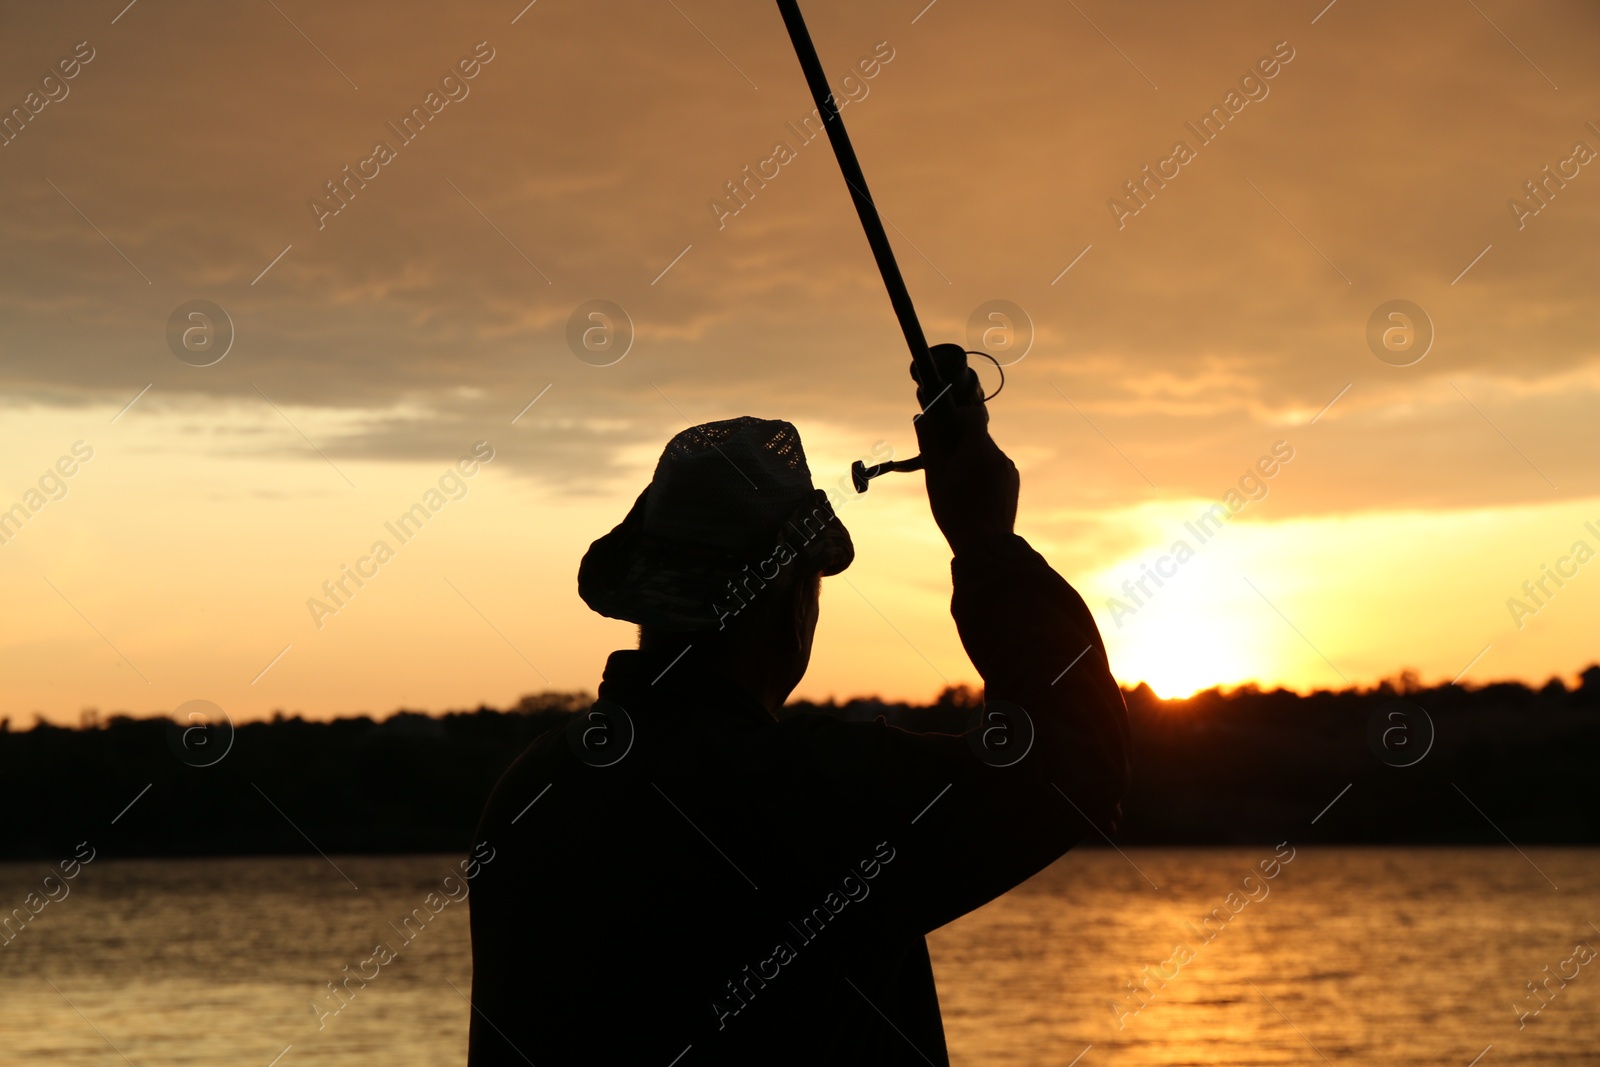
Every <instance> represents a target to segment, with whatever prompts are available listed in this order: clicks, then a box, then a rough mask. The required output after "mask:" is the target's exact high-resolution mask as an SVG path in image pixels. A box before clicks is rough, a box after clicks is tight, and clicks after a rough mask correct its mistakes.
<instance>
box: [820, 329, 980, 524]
mask: <svg viewBox="0 0 1600 1067" xmlns="http://www.w3.org/2000/svg"><path fill="white" fill-rule="evenodd" d="M928 354H929V355H930V356H932V358H933V367H934V370H935V371H936V372H937V378H936V379H935V380H932V381H926V382H925V381H923V380H922V378H921V376H919V375H918V373H917V365H916V363H912V364H911V377H912V379H913V380H914V381H915V382H916V383H917V404H918V405H919V406H920V407H921V408H922V410H921V412H920V413H919V414H918V415H917V416H916V418H914V419H912V420H911V421H912V422H916V421H917V419H920V418H922V417H923V416H924V415H927V414H928V413H929V412H930V411H936V410H937V409H938V408H941V407H946V406H948V407H950V408H956V407H970V406H971V405H974V404H978V405H982V404H985V403H987V402H988V401H990V400H993V399H994V398H995V397H997V396H999V395H1000V390H1001V389H1004V388H1005V387H1006V372H1005V368H1004V367H1003V366H1001V364H1000V361H999V360H997V359H995V358H994V357H993V356H991V355H990V354H989V353H987V352H980V351H974V350H972V349H964V348H962V347H961V346H960V345H952V344H946V345H934V346H933V347H932V348H930V349H929V350H928ZM968 356H981V357H983V358H984V359H986V360H988V361H989V362H990V363H993V364H994V365H995V368H996V369H997V370H999V371H1000V384H999V385H998V386H997V387H996V388H995V391H994V392H992V393H990V394H989V395H988V396H984V395H983V385H982V383H980V382H979V381H978V372H977V371H975V370H973V369H972V367H971V366H970V365H969V364H968V362H967V357H968ZM934 417H935V418H937V417H938V416H937V415H935V416H934ZM922 469H923V463H922V457H921V456H912V457H911V458H910V459H902V460H888V461H886V462H883V463H875V464H873V465H872V466H870V467H869V466H867V465H866V464H865V463H862V462H861V461H860V460H859V459H858V460H856V461H855V462H854V463H852V464H850V482H851V484H852V485H854V486H855V490H856V492H858V493H865V492H866V491H867V487H868V486H869V485H870V484H871V481H872V479H874V478H876V477H878V475H880V474H887V473H889V472H890V471H919V470H922Z"/></svg>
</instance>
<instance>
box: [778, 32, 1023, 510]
mask: <svg viewBox="0 0 1600 1067" xmlns="http://www.w3.org/2000/svg"><path fill="white" fill-rule="evenodd" d="M778 12H779V13H780V14H781V15H782V16H783V24H784V26H785V27H787V28H788V30H789V40H790V41H791V42H792V43H793V44H794V53H795V56H796V58H798V59H799V60H800V69H801V71H802V72H803V73H804V74H805V78H806V85H807V86H808V87H809V88H810V90H811V99H812V100H813V101H815V102H816V105H817V112H818V114H820V115H821V116H822V126H823V129H825V130H827V132H828V143H829V144H831V145H832V146H833V155H834V158H835V159H837V160H838V161H839V171H840V173H841V174H842V175H843V176H844V182H845V184H846V185H848V186H849V187H850V199H851V201H852V202H853V203H854V204H855V206H856V215H857V217H859V218H860V220H861V229H862V230H863V231H865V232H866V235H867V244H868V245H869V246H871V248H872V258H873V259H874V260H876V261H877V264H878V274H879V275H881V276H882V278H883V287H884V288H885V289H887V290H888V292H889V303H890V304H892V305H893V306H894V314H895V318H896V319H898V320H899V321H900V332H901V333H903V334H904V335H905V339H906V347H907V348H909V349H910V350H911V377H912V379H913V380H914V381H915V382H916V383H917V402H918V404H919V405H920V406H921V407H922V415H930V414H932V415H933V421H932V425H933V426H935V427H939V426H944V427H946V430H945V432H947V433H948V432H949V430H948V427H949V426H950V419H949V414H948V413H949V412H951V411H953V410H954V408H955V406H956V405H957V404H962V405H966V404H973V403H977V404H982V403H983V402H984V399H985V397H984V395H983V389H982V387H981V386H980V385H979V383H978V376H977V374H975V373H974V372H973V371H972V369H971V368H970V367H968V366H967V352H966V350H965V349H963V348H962V346H960V345H954V344H941V345H934V346H933V347H932V348H929V347H928V340H927V337H926V336H925V335H924V334H923V332H922V323H921V321H920V320H919V319H918V318H917V309H916V306H915V305H914V304H912V302H911V292H910V290H908V289H907V288H906V282H905V279H904V278H903V277H901V275H900V264H899V263H898V262H896V260H895V258H894V248H893V247H892V246H891V245H890V244H889V235H888V233H886V232H885V231H884V228H883V220H882V219H880V218H879V217H878V208H877V205H876V204H874V203H873V202H872V194H871V193H870V192H869V191H868V189H867V178H866V175H865V174H863V173H862V172H861V163H860V161H859V160H857V159H856V150H855V148H854V147H853V146H852V145H851V144H850V134H849V133H848V132H846V131H845V128H844V117H843V116H842V115H840V114H839V106H838V105H837V104H836V103H835V102H834V96H833V90H832V89H830V88H829V87H828V76H827V74H826V73H824V72H823V69H822V60H821V59H820V58H818V56H817V49H816V46H815V45H813V44H812V43H811V33H810V31H809V30H807V29H806V22H805V18H804V16H802V15H801V14H800V4H799V0H778ZM976 354H977V355H987V354H986V353H982V352H980V353H976ZM991 358H992V357H991ZM996 365H997V366H998V363H997V364H996ZM997 391H998V390H997ZM922 415H919V416H918V417H919V418H921V417H922ZM922 466H923V460H922V457H921V456H913V457H912V458H910V459H904V460H898V461H890V462H885V463H879V464H875V465H874V466H871V467H868V466H867V465H865V464H864V463H862V462H861V461H860V460H857V461H856V462H855V463H853V464H851V467H850V477H851V481H852V482H853V484H854V485H855V489H856V492H858V493H865V492H866V491H867V485H868V482H869V481H870V480H871V479H873V478H876V477H877V476H878V475H880V474H883V473H885V472H887V471H915V470H921V469H922Z"/></svg>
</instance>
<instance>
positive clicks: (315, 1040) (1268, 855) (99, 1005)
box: [0, 846, 1600, 1067]
mask: <svg viewBox="0 0 1600 1067" xmlns="http://www.w3.org/2000/svg"><path fill="white" fill-rule="evenodd" d="M1273 851H1274V850H1273V849H1272V848H1270V847H1264V848H1259V849H1203V850H1202V849H1194V850H1184V849H1130V850H1128V852H1127V854H1126V856H1124V855H1121V854H1119V853H1117V852H1114V851H1111V850H1109V849H1084V850H1080V851H1075V852H1073V853H1071V854H1069V855H1068V856H1067V857H1065V858H1064V859H1062V860H1061V861H1060V862H1059V863H1057V864H1056V865H1054V866H1053V867H1051V868H1050V869H1049V870H1047V871H1045V872H1043V873H1042V874H1040V875H1039V876H1038V877H1036V878H1035V879H1033V880H1032V881H1030V882H1029V883H1028V884H1027V885H1025V886H1022V887H1020V888H1019V889H1017V890H1016V891H1014V892H1013V893H1011V894H1009V895H1008V896H1006V897H1005V898H1003V899H1002V900H999V901H996V902H995V903H993V904H991V905H989V906H988V907H986V908H983V909H981V910H980V911H978V912H976V913H974V914H972V915H969V916H967V917H966V918H964V919H962V920H960V921H959V922H956V923H954V924H952V925H950V926H948V927H945V928H944V929H942V930H940V931H938V932H937V933H935V935H934V936H933V937H932V938H931V939H930V941H931V945H932V950H933V959H934V967H935V970H936V972H937V974H938V979H939V988H940V995H941V1000H942V1003H943V1007H944V1015H945V1027H946V1031H947V1033H948V1035H949V1041H950V1047H951V1054H952V1060H953V1062H954V1063H957V1064H962V1065H972V1067H976V1065H980V1064H981V1065H985V1067H987V1065H1005V1067H1024V1065H1026V1067H1067V1065H1069V1064H1072V1063H1073V1062H1074V1058H1075V1057H1079V1056H1080V1055H1081V1056H1082V1058H1081V1059H1080V1060H1078V1061H1077V1062H1078V1064H1079V1067H1098V1065H1102V1064H1104V1065H1110V1064H1118V1065H1131V1067H1145V1065H1156V1064H1161V1065H1173V1064H1235V1065H1252V1067H1254V1065H1267V1064H1273V1065H1277V1064H1283V1065H1289V1064H1295V1065H1312V1064H1322V1063H1323V1062H1324V1061H1326V1062H1329V1063H1332V1064H1341V1065H1342V1064H1357V1063H1360V1064H1374V1065H1380V1064H1381V1065H1385V1067H1407V1065H1418V1067H1422V1065H1426V1067H1441V1065H1455V1067H1468V1065H1469V1064H1472V1063H1473V1062H1474V1059H1475V1057H1480V1056H1481V1059H1480V1060H1478V1063H1479V1064H1480V1067H1507V1065H1528V1067H1532V1065H1534V1064H1538V1065H1540V1067H1568V1065H1571V1067H1577V1065H1579V1064H1583V1065H1594V1064H1600V960H1596V961H1594V962H1593V963H1589V964H1588V965H1585V966H1580V965H1579V964H1578V963H1577V962H1575V961H1574V962H1567V961H1573V960H1574V949H1575V946H1577V945H1579V944H1580V943H1585V942H1586V943H1588V944H1590V945H1594V946H1600V930H1597V929H1596V927H1595V926H1594V925H1591V924H1600V850H1594V849H1528V850H1526V853H1527V855H1526V857H1524V856H1522V855H1519V854H1518V853H1517V852H1516V851H1515V850H1513V849H1511V848H1509V847H1506V848H1483V849H1398V848H1396V849H1353V848H1330V847H1325V846H1304V847H1298V848H1297V850H1296V851H1295V853H1294V857H1293V859H1292V860H1290V861H1289V862H1288V863H1287V864H1286V865H1281V866H1279V867H1277V868H1276V877H1274V878H1272V879H1271V880H1266V879H1264V878H1263V877H1262V875H1261V870H1260V864H1261V863H1262V862H1263V861H1271V860H1272V859H1273ZM1285 852H1287V850H1285ZM63 858H65V857H63ZM333 860H334V862H336V863H337V864H338V867H339V869H340V870H342V871H343V872H344V875H348V877H349V879H350V881H353V882H354V883H356V884H357V885H359V886H360V889H359V890H356V889H353V888H352V887H351V885H350V882H347V881H346V880H345V877H343V876H342V875H341V874H340V873H338V871H336V870H335V869H334V868H333V867H332V866H331V865H330V863H329V862H328V861H325V860H323V859H321V858H317V857H312V858H309V859H300V858H294V859H232V860H183V861H149V862H133V861H116V860H112V859H110V858H107V857H103V856H102V857H100V858H97V859H96V860H95V861H94V862H93V863H91V864H89V865H88V866H86V867H84V868H83V870H82V872H81V873H80V874H79V876H78V877H77V879H76V880H75V881H73V882H71V883H70V887H71V892H70V895H68V896H66V897H65V898H64V899H61V900H60V901H59V902H56V903H52V904H49V905H48V906H46V907H45V908H44V909H43V910H42V911H41V912H40V913H39V914H38V916H37V917H36V918H35V919H34V920H33V921H32V923H30V924H29V925H28V927H27V928H26V929H25V930H24V931H23V933H21V934H20V935H19V936H17V937H16V938H15V940H13V941H12V942H11V943H10V944H8V945H4V946H0V1064H7V1065H9V1064H36V1063H37V1064H51V1065H59V1067H72V1065H79V1064H82V1065H90V1064H93V1065H106V1064H114V1063H115V1064H121V1063H123V1062H125V1061H124V1059H123V1058H120V1057H119V1055H118V1054H119V1053H120V1054H121V1057H125V1058H126V1061H129V1062H131V1063H133V1064H137V1065H138V1067H154V1065H182V1064H204V1065H206V1067H222V1065H233V1064H238V1065H248V1067H268V1065H269V1064H271V1063H273V1062H274V1059H275V1058H276V1057H280V1056H281V1059H279V1060H278V1061H277V1062H278V1064H279V1067H311V1065H321V1064H328V1065H331V1064H350V1063H382V1064H386V1065H408V1064H419V1065H420V1064H428V1065H430V1067H431V1065H437V1064H449V1063H462V1062H464V1060H465V1049H466V1033H467V1022H468V1015H469V1012H470V1008H469V1006H468V1004H467V1002H466V1000H465V999H464V994H465V993H466V992H467V991H469V990H470V988H471V987H470V980H471V956H470V952H469V949H468V938H467V910H466V906H465V904H449V905H447V906H445V907H444V909H443V911H441V912H440V913H439V914H438V915H437V917H435V918H434V919H433V920H432V921H431V922H430V923H429V924H428V925H427V926H426V927H425V928H423V929H421V930H420V931H418V932H415V934H414V937H413V940H412V941H410V942H409V943H408V944H406V945H405V947H404V948H403V949H402V950H401V952H400V953H399V956H398V958H397V959H396V960H395V961H394V962H393V963H390V964H388V965H387V966H385V967H383V968H382V969H381V971H380V972H379V974H378V977H377V978H375V979H374V980H373V981H372V982H370V983H369V984H368V985H367V986H366V988H364V989H360V990H358V991H357V993H356V995H355V996H354V998H353V999H351V1000H350V1001H349V1002H348V1004H347V1005H346V1006H345V1007H344V1009H343V1010H342V1011H340V1012H339V1013H338V1014H337V1015H325V1016H324V1017H323V1019H322V1022H323V1024H324V1025H323V1026H322V1028H320V1029H319V1027H318V1016H317V1013H316V1012H315V1011H314V1010H313V1009H312V1007H311V1002H312V1001H313V999H314V998H319V997H320V998H321V1000H322V1001H323V1003H324V1004H325V1005H333V1004H334V1003H335V1002H334V1001H332V999H331V997H330V996H329V995H328V993H327V990H326V986H325V983H327V982H329V981H331V980H333V979H335V978H336V977H338V976H339V975H340V972H341V969H342V968H343V967H344V966H345V965H346V964H349V965H351V967H352V969H355V967H356V965H357V964H358V963H359V962H360V961H362V960H365V959H366V958H367V957H368V956H370V955H371V952H372V946H373V945H374V944H376V943H378V942H379V941H391V942H393V943H399V941H400V938H399V937H398V936H397V935H396V934H395V931H394V930H393V929H392V928H391V927H390V925H389V924H390V923H391V922H397V921H398V920H399V919H400V917H401V916H403V915H405V914H406V913H408V912H410V911H411V909H413V908H416V907H419V906H421V904H422V902H423V898H424V897H426V896H427V894H428V893H430V892H432V891H435V890H437V889H439V887H440V884H441V881H442V879H443V878H444V876H445V875H446V874H448V873H450V870H451V867H452V865H453V863H454V862H455V860H456V857H444V856H422V857H417V856H406V857H343V856H335V857H333ZM1268 869H1269V870H1271V869H1273V868H1271V867H1269V868H1268ZM1252 872H1254V873H1255V874H1256V878H1255V879H1252V880H1251V881H1250V882H1248V883H1245V881H1244V879H1245V876H1247V875H1249V874H1251V873H1252ZM1541 872H1542V873H1541ZM46 873H48V870H47V865H45V864H42V863H41V864H8V865H0V909H3V913H4V914H9V912H10V910H11V909H12V908H14V907H19V906H21V904H22V901H23V898H24V897H25V896H26V895H27V894H28V893H29V892H30V891H34V890H36V889H37V888H38V886H39V883H40V879H41V878H42V877H43V876H44V875H45V874H46ZM56 892H57V893H58V894H59V890H57V891H56ZM1230 893H1237V894H1238V895H1237V896H1235V897H1234V898H1232V900H1231V901H1230V900H1229V899H1228V895H1229V894H1230ZM1247 894H1248V896H1247ZM1249 897H1254V898H1256V899H1249ZM1213 909H1221V911H1220V913H1219V915H1220V917H1217V916H1214V917H1213V918H1212V920H1211V923H1210V925H1209V926H1207V927H1204V928H1202V926H1201V923H1202V920H1203V919H1204V918H1205V917H1206V916H1208V915H1212V914H1213ZM1224 919H1225V920H1226V921H1224ZM1191 927H1192V928H1191ZM1207 931H1210V934H1209V940H1205V937H1206V935H1207ZM1180 945H1184V946H1187V948H1188V949H1189V953H1187V954H1179V955H1175V953H1174V950H1175V948H1177V947H1178V946H1180ZM1146 966H1150V967H1153V968H1156V969H1157V970H1158V971H1159V972H1160V974H1162V975H1165V976H1166V980H1165V981H1164V984H1162V983H1163V979H1161V978H1157V977H1147V976H1146V973H1145V972H1144V971H1143V969H1144V968H1145V967H1146ZM1546 967H1549V968H1550V970H1549V971H1546V970H1545V968H1546ZM1562 971H1564V972H1565V973H1566V974H1568V975H1571V974H1573V972H1574V971H1576V975H1575V977H1571V978H1569V979H1567V980H1565V982H1564V983H1563V982H1562V980H1561V979H1560V978H1559V977H1558V978H1551V979H1550V980H1549V981H1548V984H1547V985H1541V987H1540V988H1541V990H1543V989H1549V990H1552V991H1553V992H1546V993H1545V994H1544V999H1543V1000H1539V999H1535V998H1534V997H1533V996H1532V995H1531V994H1530V993H1529V989H1528V986H1527V984H1526V983H1528V982H1530V981H1535V982H1543V981H1544V980H1545V979H1546V978H1547V976H1549V975H1552V974H1557V973H1558V972H1562ZM1136 980H1142V982H1143V984H1144V985H1145V987H1146V989H1147V990H1149V991H1154V995H1152V993H1151V992H1149V991H1146V992H1144V994H1143V997H1142V1001H1143V1003H1142V1007H1141V999H1137V998H1135V996H1134V994H1133V993H1131V992H1130V991H1129V987H1128V985H1127V983H1129V982H1132V981H1136ZM458 990H459V991H458ZM1113 1002H1117V1005H1118V1006H1117V1007H1116V1009H1115V1010H1114V1009H1113V1007H1112V1004H1113ZM1135 1009H1139V1010H1137V1011H1136V1010H1135ZM1535 1009H1539V1010H1538V1014H1536V1015H1535V1014H1533V1012H1534V1010H1535ZM1519 1012H1527V1013H1528V1014H1527V1015H1526V1016H1525V1017H1520V1018H1519ZM1519 1022H1520V1024H1521V1025H1520V1026H1519ZM286 1049H287V1052H285V1050H286ZM1086 1049H1087V1052H1085V1050H1086ZM1486 1049H1487V1050H1488V1051H1487V1052H1485V1050H1486ZM682 1067H692V1064H689V1063H688V1062H687V1061H686V1062H685V1063H684V1064H683V1065H682Z"/></svg>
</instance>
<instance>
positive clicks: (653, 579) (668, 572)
mask: <svg viewBox="0 0 1600 1067" xmlns="http://www.w3.org/2000/svg"><path fill="white" fill-rule="evenodd" d="M649 495H650V490H649V488H646V489H645V490H644V492H642V493H640V494H639V497H638V499H637V500H635V501H634V503H633V507H632V508H630V509H629V510H628V514H627V515H626V516H625V517H624V518H623V520H622V521H621V522H620V523H618V524H617V525H616V527H615V528H614V529H612V530H611V532H610V533H608V534H606V535H604V536H603V537H601V538H599V539H598V540H596V541H595V542H594V543H593V544H592V545H590V546H589V551H588V552H586V553H584V556H583V561H582V562H581V563H580V564H579V565H578V595H579V596H580V597H582V598H583V601H584V603H586V604H588V605H589V607H590V608H592V609H593V610H595V611H597V612H599V613H600V614H601V615H604V616H606V617H607V618H612V619H622V620H624V621H627V622H631V623H635V624H637V625H640V626H648V627H652V628H660V629H666V630H679V631H692V630H706V629H718V628H720V626H721V625H722V620H723V619H724V618H725V617H726V616H727V615H728V614H729V608H728V606H727V602H728V601H729V598H730V597H731V596H735V595H737V594H736V593H735V592H734V590H735V588H736V587H735V580H736V579H738V580H739V582H740V586H739V587H740V588H743V589H745V590H749V589H750V588H751V586H750V584H749V582H750V581H751V580H754V581H755V585H756V587H759V588H765V586H766V585H767V584H771V583H774V582H780V581H782V580H783V577H784V576H785V575H786V574H792V573H794V572H796V571H797V570H803V571H805V572H807V573H820V574H821V575H823V576H824V577H826V576H830V575H834V574H838V573H839V572H841V571H843V570H844V569H845V568H846V567H848V566H850V564H851V562H852V561H853V560H854V559H855V545H854V544H853V543H852V541H851V540H850V532H849V531H848V530H847V529H845V525H844V523H843V521H841V520H840V519H839V517H838V514H837V513H836V512H835V511H834V509H833V505H832V503H831V502H830V501H829V500H828V494H827V493H826V492H824V491H823V490H820V489H813V490H812V491H811V492H810V493H809V494H808V495H807V497H806V499H805V500H804V502H802V503H801V505H800V506H799V507H797V508H796V509H795V511H794V513H793V514H792V515H791V516H790V518H789V521H787V522H786V523H784V525H783V526H782V527H781V528H780V529H779V530H777V531H774V533H773V535H772V537H771V538H769V540H768V541H767V542H766V543H764V544H759V545H752V546H751V547H749V548H748V549H743V550H726V549H714V548H709V547H706V546H702V545H694V544H688V543H685V542H680V541H667V540H663V539H661V538H657V537H651V536H649V535H648V534H646V533H645V531H644V514H645V501H646V500H647V498H648V497H649ZM752 576H754V577H753V578H752Z"/></svg>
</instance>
